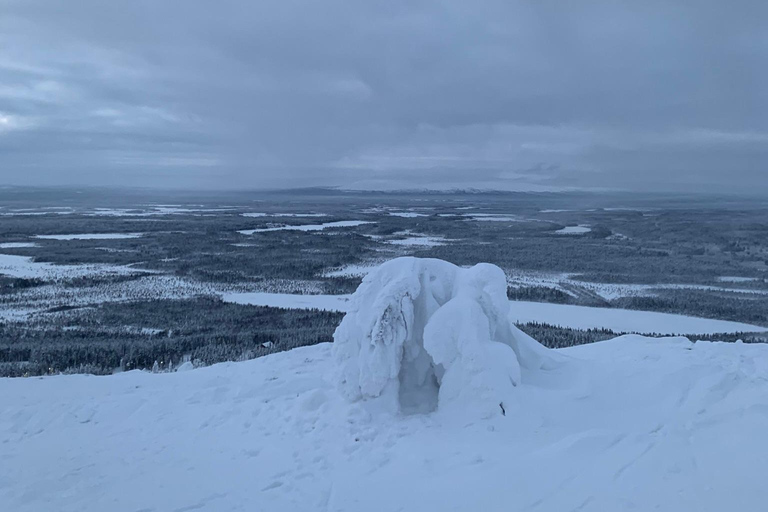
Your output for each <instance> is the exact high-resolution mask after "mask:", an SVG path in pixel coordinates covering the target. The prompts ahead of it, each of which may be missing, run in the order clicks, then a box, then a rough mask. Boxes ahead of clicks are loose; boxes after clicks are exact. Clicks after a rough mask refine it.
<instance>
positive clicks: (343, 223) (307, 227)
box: [238, 220, 373, 235]
mask: <svg viewBox="0 0 768 512" xmlns="http://www.w3.org/2000/svg"><path fill="white" fill-rule="evenodd" d="M363 224H373V223H372V222H369V221H364V220H340V221H337V222H326V223H324V224H303V225H300V226H278V227H274V228H262V229H245V230H242V231H238V233H240V234H241V235H252V234H254V233H268V232H270V231H322V230H324V229H328V228H352V227H357V226H362V225H363Z"/></svg>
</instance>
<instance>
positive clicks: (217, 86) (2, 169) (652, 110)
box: [0, 0, 768, 192]
mask: <svg viewBox="0 0 768 512" xmlns="http://www.w3.org/2000/svg"><path fill="white" fill-rule="evenodd" d="M634 4H637V5H632V3H628V2H590V1H587V2H514V1H513V2H510V1H485V0H481V1H478V2H465V1H454V0H448V1H441V2H437V1H434V2H432V1H416V2H413V1H407V2H406V1H400V0H394V1H390V2H349V1H345V2H342V1H338V0H326V1H324V2H310V1H308V0H303V1H296V0H260V1H259V2H246V1H244V0H237V1H228V0H224V1H220V2H215V3H212V2H208V1H202V0H184V1H175V0H166V1H162V2H157V1H146V0H136V1H132V2H104V1H102V0H78V1H77V2H58V1H54V0H10V1H9V0H0V10H2V12H3V15H2V16H0V49H1V51H0V182H1V183H11V184H36V185H39V184H57V185H58V184H87V183H90V184H97V185H142V186H159V187H183V188H195V187H219V188H242V187H291V186H306V185H344V186H365V187H369V186H370V187H377V188H379V187H399V186H419V187H420V186H436V185H439V186H440V187H443V188H445V187H450V186H457V187H494V188H508V189H526V190H549V189H553V188H561V187H601V188H628V189H633V190H654V189H664V190H694V191H707V192H711V191H729V192H754V191H756V189H757V188H758V186H762V187H765V183H767V182H768V170H766V166H767V164H768V117H767V116H766V115H765V113H766V112H768V87H767V86H766V85H767V84H768V66H766V65H765V62H768V26H767V25H768V24H767V23H766V21H765V20H768V4H765V3H764V2H757V1H755V2H738V1H737V2H735V3H730V4H728V5H726V4H724V3H722V2H718V1H711V0H702V1H699V2H660V1H659V2H657V1H654V0H651V1H648V2H634ZM765 188H768V187H765Z"/></svg>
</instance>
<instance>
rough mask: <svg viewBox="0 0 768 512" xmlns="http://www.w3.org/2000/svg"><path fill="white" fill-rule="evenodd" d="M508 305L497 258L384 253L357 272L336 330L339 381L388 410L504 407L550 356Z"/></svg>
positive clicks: (481, 411) (485, 411)
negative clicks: (382, 259)
mask: <svg viewBox="0 0 768 512" xmlns="http://www.w3.org/2000/svg"><path fill="white" fill-rule="evenodd" d="M509 307H510V305H509V301H508V299H507V284H506V278H505V276H504V272H503V271H502V270H501V269H500V268H499V267H497V266H495V265H490V264H487V263H481V264H479V265H475V266H474V267H472V268H469V269H465V268H460V267H457V266H456V265H453V264H451V263H448V262H446V261H442V260H437V259H421V258H410V257H409V258H397V259H394V260H391V261H388V262H387V263H384V264H383V265H381V266H380V267H379V268H378V269H376V270H374V271H373V272H371V273H370V274H368V275H367V276H366V277H365V279H364V280H363V282H362V284H361V285H360V287H359V288H358V289H357V291H356V292H355V293H354V295H352V298H351V304H350V307H349V310H348V312H347V314H346V316H345V317H344V320H343V321H342V322H341V324H340V325H339V327H338V328H337V329H336V332H335V333H334V346H333V351H334V359H335V368H336V375H335V378H336V382H337V385H338V387H339V389H340V390H341V392H342V393H343V394H344V396H346V397H347V398H348V399H349V400H352V401H355V400H361V399H374V398H375V399H377V401H378V402H379V403H381V404H383V406H384V407H385V409H387V410H389V411H393V412H395V411H399V412H403V413H414V412H429V411H433V410H435V409H439V410H440V411H446V410H450V409H454V408H458V409H460V410H461V411H463V412H464V413H467V412H470V413H471V414H474V415H478V416H480V417H489V416H492V415H496V414H503V415H505V414H507V413H508V412H509V410H510V405H511V404H512V403H513V396H514V395H513V392H514V388H515V386H517V385H518V384H520V382H521V379H522V378H523V376H524V375H525V373H526V372H528V371H536V370H539V369H541V368H543V367H545V366H547V365H548V363H550V362H551V361H552V356H551V355H550V353H549V351H548V350H547V349H546V348H544V347H543V346H542V345H540V344H539V343H538V342H536V341H535V340H534V339H533V338H531V337H530V336H528V335H526V334H525V333H523V332H522V331H520V330H519V329H518V328H517V327H515V326H514V324H513V323H512V321H511V320H510V318H509Z"/></svg>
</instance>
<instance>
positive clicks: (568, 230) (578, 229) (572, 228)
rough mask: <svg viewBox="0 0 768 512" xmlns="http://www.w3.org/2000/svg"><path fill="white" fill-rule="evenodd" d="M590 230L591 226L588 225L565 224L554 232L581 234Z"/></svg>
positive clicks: (559, 233)
mask: <svg viewBox="0 0 768 512" xmlns="http://www.w3.org/2000/svg"><path fill="white" fill-rule="evenodd" d="M590 231H592V228H590V227H589V226H566V227H564V228H562V229H558V230H557V231H555V233H557V234H558V235H583V234H584V233H589V232H590Z"/></svg>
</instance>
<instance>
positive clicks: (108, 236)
mask: <svg viewBox="0 0 768 512" xmlns="http://www.w3.org/2000/svg"><path fill="white" fill-rule="evenodd" d="M142 236H144V233H79V234H70V235H35V238H39V239H41V240H124V239H128V238H140V237H142Z"/></svg>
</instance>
